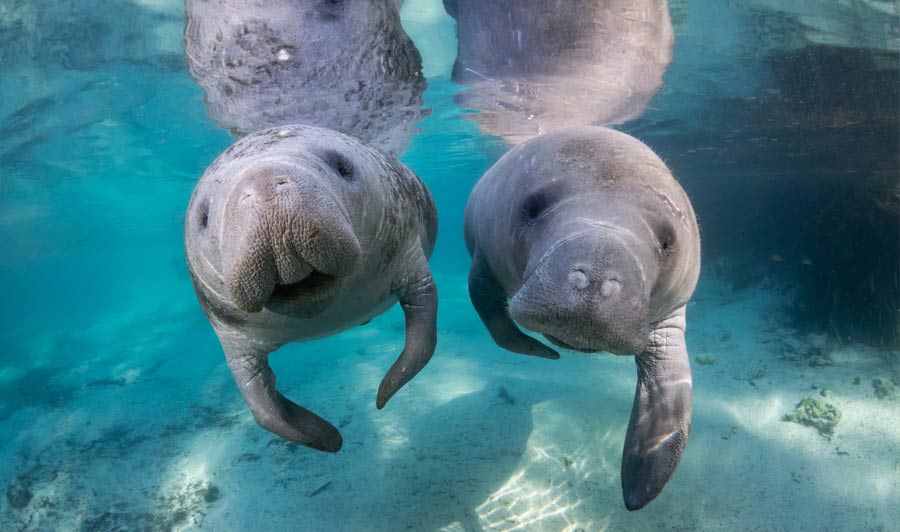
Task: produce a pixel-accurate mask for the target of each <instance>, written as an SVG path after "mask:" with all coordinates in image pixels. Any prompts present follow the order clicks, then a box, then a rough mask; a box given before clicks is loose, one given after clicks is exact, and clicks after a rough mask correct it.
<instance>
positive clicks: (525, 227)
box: [464, 126, 700, 510]
mask: <svg viewBox="0 0 900 532" xmlns="http://www.w3.org/2000/svg"><path fill="white" fill-rule="evenodd" d="M464 223H465V239H466V244H467V247H468V249H469V253H470V254H471V256H472V267H471V270H470V272H469V294H470V296H471V299H472V304H473V305H474V306H475V309H476V310H477V312H478V315H479V316H480V317H481V319H482V321H483V322H484V324H485V326H486V327H487V329H488V331H489V332H490V334H491V336H492V337H493V339H494V341H495V342H496V343H497V344H498V345H499V346H501V347H503V348H505V349H508V350H510V351H513V352H516V353H522V354H526V355H533V356H538V357H544V358H558V357H559V354H558V353H557V352H556V351H555V350H554V349H552V348H551V347H548V346H547V345H545V344H544V343H542V342H540V341H538V340H537V339H535V338H533V337H532V336H529V335H526V334H525V333H523V332H522V331H521V330H520V329H519V327H518V326H522V327H524V328H525V329H528V330H530V331H534V332H536V333H540V334H542V335H544V337H546V338H547V339H548V340H549V341H550V342H552V343H553V344H555V345H556V346H559V347H563V348H566V349H571V350H575V351H583V352H599V351H605V352H610V353H614V354H618V355H636V357H635V361H636V363H637V375H638V379H637V389H636V391H635V396H634V405H633V407H632V413H631V420H630V422H629V424H628V431H627V434H626V436H625V447H624V452H623V456H622V489H623V493H624V497H625V505H626V507H627V508H628V509H630V510H636V509H639V508H642V507H643V506H645V505H646V504H647V503H649V502H650V501H651V500H653V498H654V497H656V496H657V495H658V494H659V493H660V491H661V490H662V488H663V486H664V485H665V483H666V482H667V481H668V480H669V478H670V477H671V475H672V473H673V472H674V470H675V467H676V466H677V464H678V460H679V458H680V457H681V453H682V451H683V450H684V446H685V443H686V442H687V438H688V432H689V430H690V424H691V386H692V385H691V368H690V361H689V359H688V352H687V346H686V344H685V338H684V331H685V306H686V304H687V302H688V300H689V299H690V297H691V295H692V294H693V291H694V287H695V286H696V284H697V278H698V276H699V273H700V234H699V231H698V228H697V221H696V219H695V217H694V211H693V208H692V207H691V203H690V201H689V200H688V198H687V196H686V195H685V193H684V191H683V190H682V188H681V186H679V184H678V183H677V182H676V181H675V179H674V178H673V177H672V174H671V173H670V172H669V170H668V169H667V168H666V165H665V164H664V163H663V162H662V160H660V158H659V157H657V156H656V154H654V153H653V151H651V150H650V148H648V147H647V146H646V145H644V144H643V143H641V142H640V141H638V140H636V139H635V138H633V137H630V136H628V135H626V134H624V133H620V132H617V131H614V130H612V129H607V128H603V127H597V126H574V127H570V128H563V129H560V130H558V131H556V132H553V133H548V134H546V135H542V136H540V137H537V138H535V139H532V140H530V141H528V142H525V143H523V144H520V145H518V146H516V147H515V148H513V149H512V150H510V151H509V152H508V153H506V155H504V156H503V157H502V158H500V160H499V161H497V163H496V164H494V166H492V167H491V168H490V169H489V170H488V171H487V172H486V173H485V174H484V176H483V177H482V178H481V179H480V180H479V181H478V183H477V184H476V186H475V188H474V189H473V191H472V193H471V196H470V197H469V201H468V204H467V205H466V213H465V222H464ZM517 324H518V326H517Z"/></svg>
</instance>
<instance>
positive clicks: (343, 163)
mask: <svg viewBox="0 0 900 532" xmlns="http://www.w3.org/2000/svg"><path fill="white" fill-rule="evenodd" d="M322 160H324V161H325V164H327V165H328V166H330V167H331V168H333V169H334V171H335V172H337V173H338V174H339V175H340V176H341V177H343V178H344V179H345V180H347V181H353V179H354V178H355V177H356V169H355V168H354V167H353V163H351V162H350V159H348V158H346V157H345V156H344V155H343V154H341V153H338V152H336V151H333V150H329V151H327V152H325V153H324V154H323V155H322Z"/></svg>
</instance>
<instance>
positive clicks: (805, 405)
mask: <svg viewBox="0 0 900 532" xmlns="http://www.w3.org/2000/svg"><path fill="white" fill-rule="evenodd" d="M841 415H842V413H841V411H840V410H838V409H837V408H836V407H835V406H834V405H832V404H829V403H826V402H825V401H823V400H821V399H819V398H818V397H807V398H806V399H803V400H802V401H800V402H799V403H797V408H796V409H795V410H794V411H793V412H791V413H790V414H785V415H784V418H783V421H790V422H791V423H799V424H801V425H805V426H807V427H812V428H814V429H816V430H818V431H819V434H821V435H822V436H825V437H826V438H831V437H832V436H834V429H835V427H837V424H838V422H839V421H840V420H841Z"/></svg>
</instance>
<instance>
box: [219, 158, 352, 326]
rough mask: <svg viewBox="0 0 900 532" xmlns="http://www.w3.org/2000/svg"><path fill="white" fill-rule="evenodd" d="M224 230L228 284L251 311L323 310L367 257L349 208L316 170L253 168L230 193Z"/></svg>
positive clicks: (236, 300)
mask: <svg viewBox="0 0 900 532" xmlns="http://www.w3.org/2000/svg"><path fill="white" fill-rule="evenodd" d="M222 232H223V236H224V238H223V241H222V258H223V266H224V268H223V269H224V275H225V285H226V288H227V290H228V292H229V294H230V296H231V298H232V301H233V302H234V304H235V305H236V306H237V307H238V308H240V309H241V310H244V311H245V312H258V311H260V310H262V308H266V309H268V310H270V311H272V312H277V313H281V314H288V315H293V316H298V317H308V316H310V315H314V314H316V313H318V312H321V310H323V309H324V308H325V307H326V306H327V304H328V303H329V302H330V301H331V298H332V296H334V295H335V294H336V293H337V291H338V288H339V287H340V282H341V278H342V277H345V276H347V275H349V274H350V273H353V272H354V271H356V270H357V269H358V268H359V266H360V264H361V261H362V251H361V249H360V244H359V242H358V240H357V239H356V236H355V234H354V231H353V227H352V225H351V223H350V220H349V217H348V215H347V213H346V211H345V210H344V209H343V207H342V206H341V202H340V201H339V198H338V197H337V195H336V193H335V191H334V190H333V189H332V187H331V184H330V183H329V182H328V180H327V179H322V178H321V177H320V176H318V175H317V173H316V171H315V169H313V168H303V167H298V166H295V165H289V164H281V163H271V162H270V163H262V164H258V165H256V166H254V167H252V168H250V169H248V170H245V175H244V176H242V177H241V178H240V179H239V180H237V182H236V185H235V186H234V188H233V189H232V191H231V193H230V194H229V196H228V197H227V199H226V207H225V211H224V220H223V227H222Z"/></svg>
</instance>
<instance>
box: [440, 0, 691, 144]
mask: <svg viewBox="0 0 900 532" xmlns="http://www.w3.org/2000/svg"><path fill="white" fill-rule="evenodd" d="M444 6H445V8H446V10H447V12H448V13H449V14H450V15H451V16H453V17H454V18H455V19H456V21H457V35H458V41H459V46H458V55H457V59H456V64H455V65H454V69H453V81H455V82H457V83H460V84H462V85H465V86H467V87H469V88H470V89H471V90H468V91H465V92H461V93H460V94H459V95H458V97H457V99H458V101H459V103H460V105H462V106H464V107H468V108H471V109H475V110H477V111H478V112H477V113H475V114H471V115H468V116H467V118H468V119H470V120H472V121H473V122H475V123H476V124H478V125H479V127H480V128H481V129H482V130H484V131H485V132H487V133H489V134H492V135H496V136H500V137H503V138H504V139H505V140H507V141H508V142H511V143H519V142H523V141H525V140H528V139H530V138H533V137H534V136H536V135H540V134H543V133H547V132H549V131H553V130H555V129H559V128H561V127H564V126H575V125H589V124H597V125H603V124H606V125H608V124H618V123H622V122H625V121H627V120H631V119H633V118H636V117H637V116H639V115H640V114H641V113H642V112H643V111H644V109H645V108H646V107H647V105H648V104H649V102H650V100H651V99H652V98H653V96H654V95H655V94H656V92H657V91H658V90H659V88H660V86H661V85H662V78H663V74H664V73H665V70H666V68H667V67H668V65H669V62H671V60H672V48H673V43H674V32H673V31H672V24H671V22H670V19H669V11H668V6H667V3H666V0H635V1H630V2H626V3H623V2H598V1H589V0H492V1H490V2H488V1H484V0H444Z"/></svg>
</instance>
